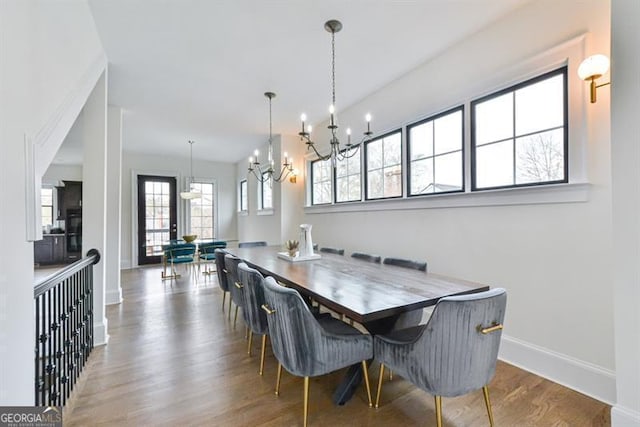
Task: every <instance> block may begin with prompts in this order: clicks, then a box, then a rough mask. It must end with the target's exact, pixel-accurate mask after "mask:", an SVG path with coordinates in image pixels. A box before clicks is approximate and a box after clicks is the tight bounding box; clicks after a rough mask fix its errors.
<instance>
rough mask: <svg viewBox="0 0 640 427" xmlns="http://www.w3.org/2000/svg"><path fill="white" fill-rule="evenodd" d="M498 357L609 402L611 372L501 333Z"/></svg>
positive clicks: (612, 398) (611, 399) (612, 385)
mask: <svg viewBox="0 0 640 427" xmlns="http://www.w3.org/2000/svg"><path fill="white" fill-rule="evenodd" d="M499 357H500V359H501V360H504V361H505V362H507V363H509V364H512V365H515V366H517V367H519V368H522V369H524V370H526V371H529V372H532V373H534V374H536V375H539V376H541V377H543V378H546V379H548V380H551V381H553V382H555V383H558V384H561V385H563V386H565V387H568V388H570V389H572V390H575V391H577V392H580V393H582V394H586V395H587V396H590V397H593V398H594V399H597V400H599V401H602V402H605V403H607V404H609V405H613V403H614V402H615V401H616V375H615V372H613V371H611V370H609V369H605V368H602V367H600V366H596V365H593V364H591V363H588V362H584V361H582V360H578V359H574V358H572V357H569V356H566V355H564V354H561V353H557V352H554V351H551V350H549V349H546V348H543V347H539V346H536V345H534V344H530V343H527V342H525V341H521V340H518V339H516V338H513V337H510V336H508V335H502V343H501V345H500V354H499Z"/></svg>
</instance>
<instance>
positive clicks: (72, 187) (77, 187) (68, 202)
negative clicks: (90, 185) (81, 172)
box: [63, 181, 82, 211]
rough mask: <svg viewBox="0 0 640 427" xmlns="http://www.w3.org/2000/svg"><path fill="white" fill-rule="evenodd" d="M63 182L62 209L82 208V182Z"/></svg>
mask: <svg viewBox="0 0 640 427" xmlns="http://www.w3.org/2000/svg"><path fill="white" fill-rule="evenodd" d="M63 182H64V209H65V211H67V210H69V209H80V208H82V181H63Z"/></svg>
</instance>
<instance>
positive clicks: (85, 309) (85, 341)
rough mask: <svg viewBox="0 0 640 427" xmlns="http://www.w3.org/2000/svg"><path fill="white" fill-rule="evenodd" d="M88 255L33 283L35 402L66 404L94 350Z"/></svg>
mask: <svg viewBox="0 0 640 427" xmlns="http://www.w3.org/2000/svg"><path fill="white" fill-rule="evenodd" d="M99 261H100V252H99V251H98V250H97V249H91V250H90V251H89V252H87V256H86V257H85V258H83V259H81V260H78V261H76V262H74V263H73V264H71V265H69V266H67V267H65V268H64V269H62V270H60V271H58V272H56V273H55V274H53V275H51V276H49V277H47V278H45V279H43V280H41V281H40V282H39V283H36V284H35V287H34V305H35V320H36V328H35V338H36V339H35V376H36V378H35V395H36V399H35V405H36V406H64V404H65V403H66V402H67V400H68V399H69V396H70V395H71V391H72V390H73V387H74V385H75V384H76V381H77V379H78V377H79V375H80V372H82V368H84V366H85V363H86V362H87V359H88V357H89V354H90V353H91V350H93V265H94V264H97V263H98V262H99Z"/></svg>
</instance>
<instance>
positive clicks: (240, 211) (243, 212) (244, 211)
mask: <svg viewBox="0 0 640 427" xmlns="http://www.w3.org/2000/svg"><path fill="white" fill-rule="evenodd" d="M243 182H246V183H247V206H246V207H247V208H246V209H242V183H243ZM237 191H238V193H237V194H238V206H237V209H238V211H237V213H238V215H239V216H247V215H249V194H248V193H249V180H248V179H241V180H240V181H238V187H237Z"/></svg>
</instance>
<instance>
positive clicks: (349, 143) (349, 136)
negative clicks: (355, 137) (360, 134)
mask: <svg viewBox="0 0 640 427" xmlns="http://www.w3.org/2000/svg"><path fill="white" fill-rule="evenodd" d="M347 145H351V128H347Z"/></svg>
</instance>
